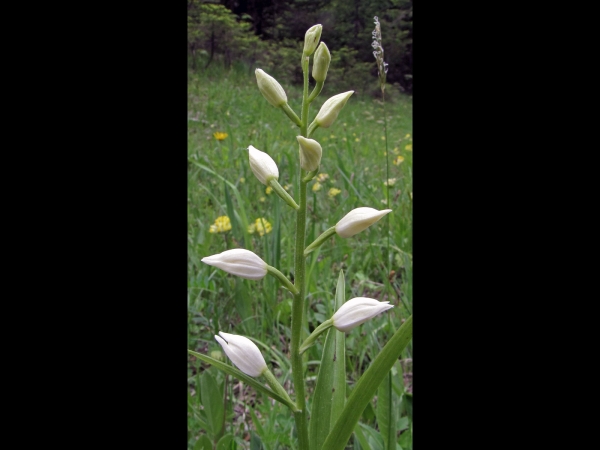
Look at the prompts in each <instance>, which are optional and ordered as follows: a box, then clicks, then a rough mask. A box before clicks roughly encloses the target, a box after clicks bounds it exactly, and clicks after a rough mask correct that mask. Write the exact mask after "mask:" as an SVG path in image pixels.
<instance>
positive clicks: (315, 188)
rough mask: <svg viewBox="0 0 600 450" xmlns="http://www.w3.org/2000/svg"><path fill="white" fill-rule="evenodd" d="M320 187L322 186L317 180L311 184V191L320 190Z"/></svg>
mask: <svg viewBox="0 0 600 450" xmlns="http://www.w3.org/2000/svg"><path fill="white" fill-rule="evenodd" d="M321 187H322V186H321V183H319V182H318V181H317V182H316V183H315V184H313V187H312V190H313V192H317V191H319V190H321Z"/></svg>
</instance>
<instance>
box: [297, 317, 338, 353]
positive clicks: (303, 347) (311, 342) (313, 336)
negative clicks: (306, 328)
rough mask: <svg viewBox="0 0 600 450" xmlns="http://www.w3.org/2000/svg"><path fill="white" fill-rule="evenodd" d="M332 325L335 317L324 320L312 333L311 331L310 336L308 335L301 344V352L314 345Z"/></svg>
mask: <svg viewBox="0 0 600 450" xmlns="http://www.w3.org/2000/svg"><path fill="white" fill-rule="evenodd" d="M332 326H333V319H327V320H326V321H325V322H323V323H322V324H321V325H319V326H318V327H317V328H315V330H314V331H313V332H312V333H310V336H309V337H307V338H306V340H305V341H304V342H303V343H302V345H301V346H300V353H304V352H305V351H306V350H308V349H309V348H310V347H312V346H313V345H314V344H315V342H316V341H317V338H318V337H319V335H320V334H321V333H323V331H325V330H327V329H328V328H330V327H332Z"/></svg>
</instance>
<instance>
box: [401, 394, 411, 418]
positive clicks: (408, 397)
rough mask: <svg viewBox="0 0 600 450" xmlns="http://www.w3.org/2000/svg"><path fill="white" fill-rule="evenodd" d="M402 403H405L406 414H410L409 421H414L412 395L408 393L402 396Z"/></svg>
mask: <svg viewBox="0 0 600 450" xmlns="http://www.w3.org/2000/svg"><path fill="white" fill-rule="evenodd" d="M402 401H403V402H404V408H405V409H406V413H407V414H408V418H409V420H411V421H412V394H409V393H408V392H406V393H405V394H404V395H403V396H402Z"/></svg>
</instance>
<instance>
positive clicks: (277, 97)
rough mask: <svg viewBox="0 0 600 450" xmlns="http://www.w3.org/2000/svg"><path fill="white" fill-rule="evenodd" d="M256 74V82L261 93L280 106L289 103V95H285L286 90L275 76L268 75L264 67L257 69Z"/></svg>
mask: <svg viewBox="0 0 600 450" xmlns="http://www.w3.org/2000/svg"><path fill="white" fill-rule="evenodd" d="M254 74H255V75H256V83H257V84H258V89H259V90H260V93H261V94H262V95H263V97H264V98H266V99H267V101H268V102H269V103H270V104H271V105H273V106H275V107H280V106H281V105H283V104H285V103H287V95H285V91H284V90H283V88H282V87H281V85H280V84H279V83H278V82H277V80H276V79H275V78H273V77H272V76H271V75H268V74H267V73H266V72H265V71H264V70H262V69H256V70H255V71H254Z"/></svg>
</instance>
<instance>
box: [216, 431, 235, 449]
mask: <svg viewBox="0 0 600 450" xmlns="http://www.w3.org/2000/svg"><path fill="white" fill-rule="evenodd" d="M236 447H237V446H236V443H235V441H234V440H233V436H232V435H231V434H230V433H227V434H226V435H224V436H223V437H222V438H221V439H219V442H217V450H235V448H236Z"/></svg>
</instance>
